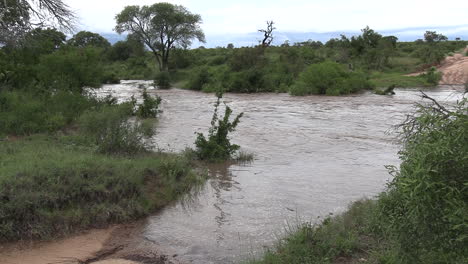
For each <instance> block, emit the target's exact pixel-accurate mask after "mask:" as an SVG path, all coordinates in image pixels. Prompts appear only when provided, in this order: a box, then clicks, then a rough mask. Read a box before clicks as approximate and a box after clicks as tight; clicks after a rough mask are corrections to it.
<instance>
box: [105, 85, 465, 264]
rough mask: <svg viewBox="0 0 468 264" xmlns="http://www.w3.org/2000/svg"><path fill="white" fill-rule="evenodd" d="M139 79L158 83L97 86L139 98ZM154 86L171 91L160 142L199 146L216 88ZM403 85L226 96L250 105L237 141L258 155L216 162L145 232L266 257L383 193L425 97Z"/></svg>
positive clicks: (200, 256) (215, 251) (194, 255)
mask: <svg viewBox="0 0 468 264" xmlns="http://www.w3.org/2000/svg"><path fill="white" fill-rule="evenodd" d="M139 84H143V85H146V86H149V84H150V83H149V82H132V81H126V82H123V83H122V84H120V85H108V86H105V87H103V88H102V89H100V90H99V91H98V94H99V95H100V96H102V95H106V94H112V95H113V96H116V97H118V98H119V100H121V101H123V100H128V99H129V98H130V96H131V95H135V96H136V97H138V96H139V93H140V88H141V86H142V85H139ZM139 86H140V88H138V87H139ZM461 89H462V88H461V87H452V86H441V87H438V88H437V89H433V90H426V93H427V94H428V95H429V96H432V97H434V98H436V99H438V100H440V101H443V102H444V101H451V102H453V101H455V100H456V99H457V98H460V96H461ZM149 92H150V93H151V94H157V95H159V96H161V97H162V99H163V102H162V110H163V113H162V114H161V115H160V117H159V121H158V124H157V135H156V136H155V137H154V140H153V141H154V144H155V146H156V147H157V148H159V149H162V150H164V151H175V152H178V151H181V150H183V149H184V148H186V147H193V142H194V140H195V137H196V135H195V132H206V131H207V130H208V127H209V124H210V120H211V116H212V113H213V104H214V102H215V101H216V98H215V96H214V95H213V94H206V93H200V92H193V91H187V90H181V89H171V90H157V89H150V90H149ZM395 92H396V95H394V96H378V95H374V94H371V93H364V94H359V95H351V96H341V97H330V96H305V97H292V96H289V95H287V94H271V93H269V94H226V95H225V97H224V101H225V102H226V103H227V104H228V105H229V106H230V107H231V108H232V109H233V110H234V113H235V114H236V113H240V112H244V117H242V119H241V122H240V124H239V126H238V128H237V131H236V132H235V133H233V134H232V141H233V142H234V143H236V144H239V145H240V146H241V147H242V150H244V151H246V152H251V153H253V154H254V155H255V160H254V161H253V162H252V163H250V164H244V165H235V164H234V165H232V164H220V165H217V166H211V167H210V174H211V175H212V176H213V177H212V178H211V179H210V180H208V182H207V183H206V184H205V185H204V186H203V188H202V189H201V190H200V191H199V193H198V194H197V195H196V196H194V197H192V199H191V200H190V201H189V202H187V200H184V202H178V203H174V204H173V205H171V206H168V207H167V208H166V209H164V210H163V211H161V212H160V213H158V214H156V215H153V216H151V217H149V218H148V220H147V221H146V226H145V227H144V231H143V234H142V236H141V239H142V240H145V241H146V242H147V241H151V242H152V243H154V245H155V246H158V247H159V248H162V249H163V251H164V252H165V253H166V254H168V255H171V256H172V255H177V258H178V259H180V260H181V261H186V262H191V263H231V262H238V261H241V260H246V259H251V258H253V257H255V256H259V254H261V253H262V252H264V250H265V248H266V247H271V246H272V245H273V244H274V243H275V241H277V239H278V237H281V236H282V235H284V233H285V232H286V231H287V230H288V229H290V228H293V227H294V226H296V225H297V224H298V223H299V222H301V221H311V222H317V221H319V219H320V217H322V218H323V217H324V216H327V215H328V214H330V213H332V214H335V213H338V212H341V211H343V210H345V209H346V207H347V205H348V204H349V203H350V202H352V201H355V200H357V199H360V198H363V197H370V198H371V197H373V196H375V195H376V194H378V193H379V192H381V191H382V190H383V189H384V188H385V184H386V182H387V181H388V180H389V179H390V176H389V174H388V173H387V171H386V169H385V168H384V166H385V165H398V164H399V161H398V155H397V152H398V149H399V146H398V144H397V143H396V141H395V139H394V134H391V128H392V126H393V125H395V124H397V123H399V122H401V121H402V120H403V119H404V117H405V115H406V114H407V113H409V112H410V111H411V110H412V107H413V105H414V103H415V102H417V101H420V96H419V92H418V91H417V90H399V89H396V90H395ZM388 132H390V134H389V133H388Z"/></svg>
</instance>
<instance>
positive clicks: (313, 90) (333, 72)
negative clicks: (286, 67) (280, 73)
mask: <svg viewBox="0 0 468 264" xmlns="http://www.w3.org/2000/svg"><path fill="white" fill-rule="evenodd" d="M370 88H372V84H371V83H370V82H369V81H368V80H367V78H366V77H365V76H364V75H363V74H360V73H355V72H347V71H346V70H345V69H344V67H343V66H342V65H340V64H338V63H335V62H322V63H318V64H313V65H311V66H309V67H308V68H307V69H306V70H305V71H303V72H302V73H301V74H300V75H299V78H298V79H297V80H296V82H295V83H294V84H293V85H292V86H291V89H290V92H291V94H292V95H308V94H326V95H341V94H349V93H355V92H358V91H360V90H362V89H370Z"/></svg>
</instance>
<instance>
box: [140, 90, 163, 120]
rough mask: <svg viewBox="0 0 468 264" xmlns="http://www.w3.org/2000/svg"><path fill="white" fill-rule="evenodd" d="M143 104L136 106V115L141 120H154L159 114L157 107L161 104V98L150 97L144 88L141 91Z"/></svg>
mask: <svg viewBox="0 0 468 264" xmlns="http://www.w3.org/2000/svg"><path fill="white" fill-rule="evenodd" d="M142 97H143V103H142V104H141V105H139V106H138V109H137V111H136V115H137V116H138V117H141V118H155V117H156V116H157V115H158V113H159V105H160V104H161V97H159V96H156V98H153V97H151V96H150V95H149V94H148V92H147V91H146V88H144V89H143V93H142Z"/></svg>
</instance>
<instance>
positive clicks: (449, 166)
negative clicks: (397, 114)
mask: <svg viewBox="0 0 468 264" xmlns="http://www.w3.org/2000/svg"><path fill="white" fill-rule="evenodd" d="M424 97H426V98H429V97H427V96H425V95H424ZM429 99H431V98H429ZM432 100H433V99H432ZM400 129H401V130H400V131H401V134H400V135H401V139H402V141H403V144H404V149H403V150H402V151H400V153H399V154H400V159H401V160H402V163H401V165H400V169H399V170H397V168H395V167H391V172H392V174H393V175H394V179H393V181H392V182H391V183H390V184H389V186H388V190H387V192H386V193H385V194H383V195H382V196H381V198H380V206H381V212H382V221H383V222H388V223H389V225H390V226H391V228H390V231H389V233H391V234H394V236H395V239H396V241H397V242H398V243H399V245H400V249H401V252H400V255H401V258H404V259H406V260H407V262H410V263H462V262H463V261H462V260H463V259H465V260H466V257H468V256H467V251H466V243H467V242H468V236H467V235H466V234H468V218H467V217H468V215H467V214H466V212H468V196H467V192H468V179H467V177H466V176H467V174H466V173H467V172H468V144H467V142H468V113H467V99H466V98H464V99H463V100H461V101H460V102H459V103H458V104H457V106H456V107H455V109H453V110H448V109H446V108H445V107H443V106H441V105H439V103H437V102H436V101H435V100H433V104H432V105H429V106H423V105H418V106H417V111H416V113H415V114H414V115H410V116H409V117H408V119H407V120H406V122H404V123H403V124H402V125H401V126H400Z"/></svg>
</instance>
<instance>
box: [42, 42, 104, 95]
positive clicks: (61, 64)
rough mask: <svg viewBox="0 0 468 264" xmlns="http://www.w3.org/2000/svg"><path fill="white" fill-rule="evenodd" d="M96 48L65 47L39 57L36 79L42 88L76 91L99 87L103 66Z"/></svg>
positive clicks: (102, 75) (101, 80) (102, 76)
mask: <svg viewBox="0 0 468 264" xmlns="http://www.w3.org/2000/svg"><path fill="white" fill-rule="evenodd" d="M100 57H101V56H100V50H99V49H96V48H91V47H90V48H71V47H70V48H67V49H62V50H60V51H57V52H54V53H52V54H49V55H44V56H42V57H41V60H40V63H39V64H38V65H37V66H36V67H37V79H38V81H39V84H40V85H41V86H42V87H43V88H44V89H49V90H50V89H55V90H66V91H76V92H79V93H81V92H82V91H83V88H84V87H86V86H88V87H99V86H101V84H102V83H103V81H104V68H103V65H102V62H101V59H100Z"/></svg>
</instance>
